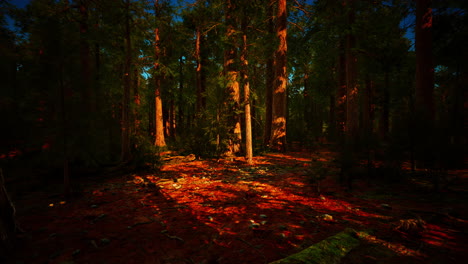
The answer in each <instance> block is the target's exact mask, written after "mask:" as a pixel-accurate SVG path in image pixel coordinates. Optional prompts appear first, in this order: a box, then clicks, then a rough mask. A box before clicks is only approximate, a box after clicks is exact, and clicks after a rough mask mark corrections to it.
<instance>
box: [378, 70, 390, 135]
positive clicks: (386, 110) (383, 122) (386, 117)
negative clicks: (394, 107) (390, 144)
mask: <svg viewBox="0 0 468 264" xmlns="http://www.w3.org/2000/svg"><path fill="white" fill-rule="evenodd" d="M382 88H383V92H382V113H381V118H380V137H381V138H382V140H386V139H387V136H388V131H389V124H390V91H389V89H390V80H389V76H388V72H385V73H384V85H383V87H382Z"/></svg>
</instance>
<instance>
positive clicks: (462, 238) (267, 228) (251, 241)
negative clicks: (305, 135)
mask: <svg viewBox="0 0 468 264" xmlns="http://www.w3.org/2000/svg"><path fill="white" fill-rule="evenodd" d="M334 158H335V155H334V153H332V152H329V151H327V150H321V151H315V152H314V153H312V154H311V153H307V152H292V153H287V154H267V155H264V156H260V157H256V158H255V159H254V161H255V165H254V166H253V167H248V166H246V165H244V161H243V159H241V158H239V159H235V160H232V161H227V160H203V161H200V160H195V161H191V162H185V163H179V164H173V165H165V166H163V167H162V169H161V172H159V173H154V174H128V175H124V176H121V177H113V178H108V179H107V180H105V181H100V182H99V183H94V184H89V183H88V184H86V187H84V190H83V192H82V196H81V197H78V198H76V199H74V200H72V201H62V200H60V199H59V198H53V197H52V198H50V197H48V196H47V195H46V194H44V193H30V194H29V195H27V196H24V197H23V198H22V199H19V200H18V201H17V207H18V208H20V209H19V213H18V214H19V215H18V217H19V221H20V223H21V224H22V227H23V229H25V231H26V233H25V234H24V235H23V237H22V238H21V239H20V242H18V243H21V244H22V246H23V248H21V249H19V250H18V251H17V252H15V253H14V256H13V257H12V261H11V263H207V264H208V263H269V262H271V261H274V260H277V259H280V258H283V257H285V256H288V255H290V254H292V253H295V252H297V251H299V250H301V249H303V248H306V247H308V246H310V245H312V244H314V243H317V242H319V241H321V240H323V239H325V238H327V237H329V236H331V235H334V234H336V233H338V232H340V231H342V230H343V229H345V228H347V227H351V228H354V229H356V230H365V231H368V232H371V234H372V235H371V236H369V238H368V239H367V240H366V241H365V242H364V243H362V245H361V246H359V247H358V248H357V249H356V250H353V251H352V252H351V253H350V254H348V256H347V257H346V258H345V259H344V260H343V262H345V263H460V262H461V261H462V260H464V259H467V257H468V254H467V252H466V251H467V250H466V248H468V239H467V234H468V224H467V223H468V222H467V221H466V220H467V219H468V216H467V215H466V209H467V206H466V202H467V201H468V197H467V196H468V195H467V193H466V192H463V191H460V192H459V193H457V192H451V193H444V194H441V196H440V197H434V196H433V195H430V194H421V193H418V195H415V193H414V192H413V191H412V190H411V189H410V188H409V187H408V185H407V184H401V185H398V186H397V185H393V186H392V188H391V189H390V188H387V189H381V188H378V187H376V186H372V185H371V186H368V185H366V184H362V185H360V184H359V183H357V185H356V186H358V188H356V191H355V192H353V193H351V194H350V193H346V192H344V191H342V190H341V188H340V186H338V185H337V184H336V175H337V172H338V168H337V166H336V164H335V163H334V162H333V160H334ZM324 168H325V172H326V174H327V175H328V176H327V178H326V179H324V180H322V181H321V186H320V187H321V188H320V189H321V194H318V193H317V187H316V185H315V184H311V183H310V178H311V177H313V175H314V174H317V173H323V172H324ZM318 170H320V172H318ZM461 173H462V172H461ZM311 175H312V176H311ZM408 219H416V220H417V219H421V220H422V221H423V222H424V228H423V229H422V230H420V232H412V231H407V230H405V229H404V228H400V229H398V228H397V227H398V226H400V227H401V225H402V222H400V220H408Z"/></svg>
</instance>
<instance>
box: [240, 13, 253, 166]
mask: <svg viewBox="0 0 468 264" xmlns="http://www.w3.org/2000/svg"><path fill="white" fill-rule="evenodd" d="M246 20H247V15H245V14H244V18H243V21H242V33H243V35H242V42H243V46H242V55H241V58H240V60H241V64H242V83H243V86H244V105H245V106H244V108H245V113H244V115H245V157H246V159H247V164H249V165H252V164H253V160H252V158H253V148H252V121H251V118H252V117H251V113H250V81H249V75H248V70H249V62H248V59H247V53H248V49H247V46H248V45H247V44H248V43H247V21H246Z"/></svg>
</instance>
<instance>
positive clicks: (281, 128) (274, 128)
mask: <svg viewBox="0 0 468 264" xmlns="http://www.w3.org/2000/svg"><path fill="white" fill-rule="evenodd" d="M286 26H287V12H286V0H278V13H277V21H276V36H277V38H278V41H279V45H278V48H277V50H276V53H275V60H276V65H275V68H276V71H275V72H276V74H275V84H274V90H273V108H272V116H273V119H272V125H271V138H270V147H271V148H272V149H274V150H277V151H281V152H284V151H286V100H287V98H286V96H287V93H286V88H287V81H288V79H287V72H286V53H287V50H288V46H287V40H286V38H287V29H286Z"/></svg>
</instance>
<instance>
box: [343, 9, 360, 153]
mask: <svg viewBox="0 0 468 264" xmlns="http://www.w3.org/2000/svg"><path fill="white" fill-rule="evenodd" d="M348 3H349V5H350V6H349V8H350V10H349V14H348V24H349V25H350V26H352V25H353V24H354V20H355V14H354V12H355V11H354V6H353V5H354V0H349V1H348ZM355 46H356V40H355V36H354V35H353V34H352V33H348V34H347V35H346V47H345V53H346V54H345V56H346V123H345V124H346V125H345V135H346V142H347V144H351V145H354V144H355V143H356V138H357V136H358V132H359V131H358V130H359V107H358V100H359V98H358V92H359V89H358V83H357V58H356V55H355V54H354V51H353V49H354V48H355Z"/></svg>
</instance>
